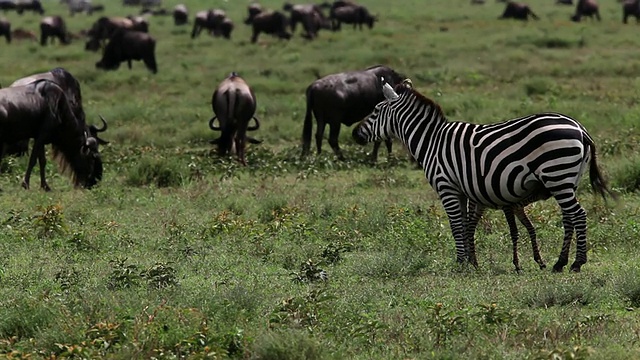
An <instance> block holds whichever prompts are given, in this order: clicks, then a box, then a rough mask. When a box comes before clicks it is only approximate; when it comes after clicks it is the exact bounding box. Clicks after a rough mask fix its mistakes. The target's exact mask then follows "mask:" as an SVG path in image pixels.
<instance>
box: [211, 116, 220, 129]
mask: <svg viewBox="0 0 640 360" xmlns="http://www.w3.org/2000/svg"><path fill="white" fill-rule="evenodd" d="M217 118H218V117H217V116H214V117H212V118H211V120H209V129H211V130H213V131H217V130H220V126H214V125H213V122H214V121H216V119H217Z"/></svg>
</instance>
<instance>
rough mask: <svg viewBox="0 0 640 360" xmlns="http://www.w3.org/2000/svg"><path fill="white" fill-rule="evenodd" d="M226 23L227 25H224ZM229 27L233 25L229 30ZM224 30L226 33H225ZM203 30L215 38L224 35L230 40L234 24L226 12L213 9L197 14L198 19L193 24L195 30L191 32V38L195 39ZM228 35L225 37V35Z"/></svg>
mask: <svg viewBox="0 0 640 360" xmlns="http://www.w3.org/2000/svg"><path fill="white" fill-rule="evenodd" d="M225 22H226V25H224V26H223V24H224V23H225ZM229 25H231V27H230V29H229ZM223 28H225V29H226V31H223ZM202 29H207V30H208V31H209V32H210V33H211V34H212V35H213V36H216V37H217V36H220V35H223V36H224V37H225V38H227V39H228V38H230V36H231V30H233V22H232V21H231V19H229V18H228V17H227V13H226V12H225V11H224V10H220V9H212V10H206V11H199V12H197V13H196V18H195V20H194V22H193V29H192V30H191V38H192V39H194V38H195V37H197V36H198V35H200V32H201V31H202ZM225 32H226V33H227V35H224V33H225Z"/></svg>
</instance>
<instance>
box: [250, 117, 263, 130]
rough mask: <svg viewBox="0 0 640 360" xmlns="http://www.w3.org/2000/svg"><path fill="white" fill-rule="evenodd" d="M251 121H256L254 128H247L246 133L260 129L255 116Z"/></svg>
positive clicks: (258, 121)
mask: <svg viewBox="0 0 640 360" xmlns="http://www.w3.org/2000/svg"><path fill="white" fill-rule="evenodd" d="M253 120H255V121H256V124H255V126H249V127H248V128H247V131H254V130H258V129H259V128H260V120H258V118H257V117H255V116H254V117H253Z"/></svg>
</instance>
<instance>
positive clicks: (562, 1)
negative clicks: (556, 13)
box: [556, 0, 573, 5]
mask: <svg viewBox="0 0 640 360" xmlns="http://www.w3.org/2000/svg"><path fill="white" fill-rule="evenodd" d="M556 4H558V5H573V0H556Z"/></svg>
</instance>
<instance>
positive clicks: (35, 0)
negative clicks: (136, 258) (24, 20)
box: [16, 0, 44, 15]
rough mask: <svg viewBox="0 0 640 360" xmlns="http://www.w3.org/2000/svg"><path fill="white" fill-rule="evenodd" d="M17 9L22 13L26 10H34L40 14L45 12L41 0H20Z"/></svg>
mask: <svg viewBox="0 0 640 360" xmlns="http://www.w3.org/2000/svg"><path fill="white" fill-rule="evenodd" d="M16 11H17V12H18V14H20V15H22V13H23V12H25V11H33V12H35V13H38V14H40V15H42V14H44V9H43V8H42V3H41V2H40V0H18V1H17V2H16Z"/></svg>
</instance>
